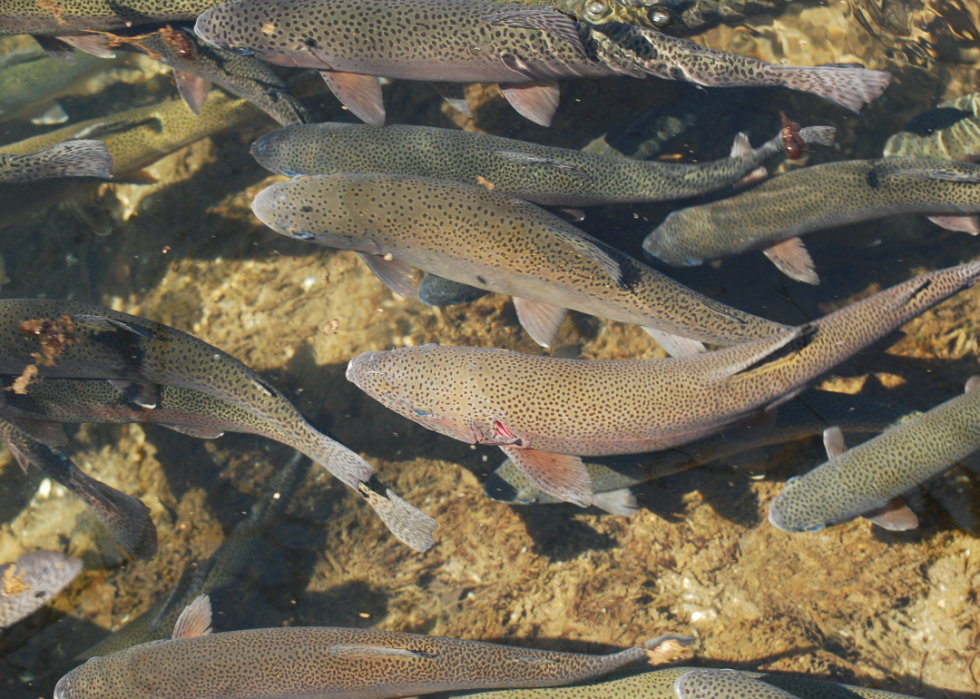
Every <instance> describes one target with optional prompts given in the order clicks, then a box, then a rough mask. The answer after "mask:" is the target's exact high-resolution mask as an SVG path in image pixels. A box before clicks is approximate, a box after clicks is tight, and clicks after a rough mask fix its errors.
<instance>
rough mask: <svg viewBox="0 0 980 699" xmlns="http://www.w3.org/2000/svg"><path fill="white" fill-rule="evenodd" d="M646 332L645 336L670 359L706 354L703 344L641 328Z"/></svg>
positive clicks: (661, 331) (654, 329)
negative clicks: (655, 343)
mask: <svg viewBox="0 0 980 699" xmlns="http://www.w3.org/2000/svg"><path fill="white" fill-rule="evenodd" d="M642 327H643V329H644V330H646V331H647V335H649V336H650V337H652V338H653V339H654V340H656V341H657V344H658V345H660V346H661V347H663V348H664V351H665V352H667V354H669V355H670V356H671V357H693V356H694V355H696V354H702V353H704V352H707V351H708V350H707V348H706V347H705V346H704V343H703V342H699V341H698V340H692V339H691V338H689V337H681V336H680V335H674V334H672V333H668V332H664V331H663V330H657V329H656V328H648V327H647V326H645V325H644V326H642Z"/></svg>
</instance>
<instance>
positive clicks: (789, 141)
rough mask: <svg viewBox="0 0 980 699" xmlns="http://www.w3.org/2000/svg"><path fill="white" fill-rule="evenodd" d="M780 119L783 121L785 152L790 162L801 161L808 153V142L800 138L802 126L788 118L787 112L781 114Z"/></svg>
mask: <svg viewBox="0 0 980 699" xmlns="http://www.w3.org/2000/svg"><path fill="white" fill-rule="evenodd" d="M779 118H780V119H782V120H783V132H782V136H783V152H785V153H786V157H787V158H789V159H790V160H799V159H800V158H801V157H802V156H803V154H804V153H805V152H806V141H804V140H803V138H802V137H801V136H800V125H799V124H797V123H796V122H795V121H793V120H792V119H790V118H789V117H788V116H786V112H780V113H779Z"/></svg>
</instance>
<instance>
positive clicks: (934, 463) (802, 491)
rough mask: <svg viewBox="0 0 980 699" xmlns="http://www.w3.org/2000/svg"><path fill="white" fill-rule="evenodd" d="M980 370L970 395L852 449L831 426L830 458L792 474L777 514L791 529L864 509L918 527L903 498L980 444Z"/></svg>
mask: <svg viewBox="0 0 980 699" xmlns="http://www.w3.org/2000/svg"><path fill="white" fill-rule="evenodd" d="M978 387H980V377H977V376H974V377H972V378H971V379H970V380H969V381H967V383H966V391H965V393H964V394H963V395H962V396H959V397H958V398H953V399H952V400H949V401H946V402H945V403H943V404H942V405H939V406H937V407H935V408H933V409H932V410H930V411H929V412H927V413H924V414H922V415H919V416H917V417H915V418H914V419H911V420H907V421H905V422H903V423H902V424H900V425H897V426H895V427H893V428H892V429H890V430H888V431H887V432H885V433H884V434H882V435H880V436H878V437H876V438H874V439H872V440H870V441H867V442H865V443H864V444H860V445H858V446H856V447H854V448H853V449H850V450H848V449H847V446H846V445H845V444H844V435H843V434H842V433H841V430H840V429H839V428H836V427H832V428H830V429H828V430H827V431H826V432H824V444H825V445H826V447H827V458H828V459H830V460H829V461H827V462H826V463H824V464H822V465H820V466H817V467H816V468H815V469H813V470H812V471H810V472H809V473H807V474H805V475H803V476H800V477H798V478H792V479H790V480H789V481H788V482H787V483H786V487H785V488H784V489H783V492H781V493H780V494H779V495H778V496H777V497H776V499H775V500H773V501H772V504H771V505H770V506H769V521H770V522H772V524H773V526H775V527H777V528H779V529H782V530H783V531H788V532H802V531H818V530H820V529H823V528H824V527H826V526H828V525H831V524H838V523H840V522H846V521H848V520H851V519H854V518H855V517H858V516H864V517H866V518H868V519H870V520H871V521H872V522H874V523H875V524H878V525H879V526H882V527H884V528H886V529H891V530H898V531H901V530H906V529H914V528H916V527H917V526H918V524H919V522H918V518H917V517H916V516H915V514H914V513H913V512H912V511H911V510H909V509H908V507H906V506H905V505H904V503H902V501H901V496H902V495H905V494H906V493H908V492H909V491H911V490H912V489H913V488H915V486H916V485H918V484H919V483H924V482H925V481H927V480H929V479H930V478H932V477H934V476H937V475H939V474H940V473H942V472H943V471H946V470H947V469H949V468H950V467H952V466H953V465H954V464H956V462H958V461H960V460H961V459H964V458H965V457H967V456H969V455H970V454H972V453H973V452H975V451H977V450H978V449H980V436H978V430H977V426H978V425H980V391H977V390H976V389H977V388H978Z"/></svg>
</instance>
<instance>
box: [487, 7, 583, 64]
mask: <svg viewBox="0 0 980 699" xmlns="http://www.w3.org/2000/svg"><path fill="white" fill-rule="evenodd" d="M480 19H482V20H484V21H485V22H489V23H490V24H491V25H493V26H496V27H515V28H518V29H538V30H540V31H543V32H548V33H549V34H552V35H554V36H557V37H558V38H559V39H561V40H562V41H564V42H565V43H566V44H568V45H569V46H571V47H572V48H573V49H574V50H575V53H577V54H578V55H580V56H581V57H582V58H586V57H587V54H586V53H585V46H584V45H583V44H582V37H580V36H579V33H578V27H577V26H576V24H575V22H574V21H573V20H572V19H571V18H570V17H568V16H566V15H563V14H562V13H561V12H558V11H557V10H555V9H553V8H551V7H528V8H521V9H519V10H505V11H504V12H494V13H493V14H489V15H483V16H482V17H480Z"/></svg>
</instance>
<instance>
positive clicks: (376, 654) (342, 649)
mask: <svg viewBox="0 0 980 699" xmlns="http://www.w3.org/2000/svg"><path fill="white" fill-rule="evenodd" d="M328 651H329V652H330V654H331V655H334V656H336V657H338V658H341V659H343V660H349V661H351V662H358V661H364V660H389V659H392V658H396V659H401V660H420V659H421V660H435V659H437V658H438V657H439V654H438V653H427V652H425V651H421V650H409V649H408V648H386V647H385V646H366V645H358V644H353V643H346V644H342V643H338V644H335V645H332V646H330V647H329V648H328Z"/></svg>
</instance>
